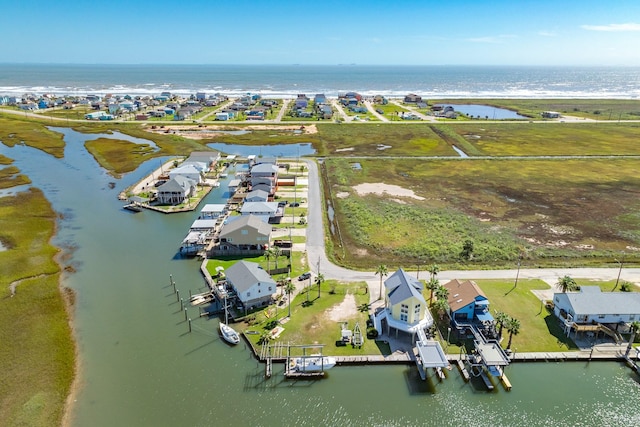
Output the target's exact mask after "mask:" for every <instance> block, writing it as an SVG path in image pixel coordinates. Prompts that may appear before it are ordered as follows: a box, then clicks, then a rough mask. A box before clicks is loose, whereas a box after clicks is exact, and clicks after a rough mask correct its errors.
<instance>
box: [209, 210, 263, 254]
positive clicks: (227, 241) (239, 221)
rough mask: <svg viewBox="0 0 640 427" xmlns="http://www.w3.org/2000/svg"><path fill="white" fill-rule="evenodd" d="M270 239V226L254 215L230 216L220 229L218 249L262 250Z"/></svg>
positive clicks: (260, 251)
mask: <svg viewBox="0 0 640 427" xmlns="http://www.w3.org/2000/svg"><path fill="white" fill-rule="evenodd" d="M270 239H271V226H270V225H269V224H267V223H266V222H264V221H262V220H261V219H260V218H259V217H257V216H255V215H243V216H232V217H229V218H228V219H227V222H225V224H224V225H223V226H222V230H220V236H219V240H220V244H219V248H218V250H219V251H222V252H225V251H226V252H234V251H258V253H262V252H264V250H265V249H266V248H267V247H268V246H269V241H270Z"/></svg>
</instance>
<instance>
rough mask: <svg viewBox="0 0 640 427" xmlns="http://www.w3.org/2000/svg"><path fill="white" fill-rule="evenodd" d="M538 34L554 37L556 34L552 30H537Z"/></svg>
mask: <svg viewBox="0 0 640 427" xmlns="http://www.w3.org/2000/svg"><path fill="white" fill-rule="evenodd" d="M538 35H539V36H543V37H555V36H557V35H558V34H556V33H554V32H553V31H538Z"/></svg>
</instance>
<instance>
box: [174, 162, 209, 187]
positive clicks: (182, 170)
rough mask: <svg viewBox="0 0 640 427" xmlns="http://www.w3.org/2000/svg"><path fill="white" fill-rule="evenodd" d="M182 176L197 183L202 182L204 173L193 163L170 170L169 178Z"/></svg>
mask: <svg viewBox="0 0 640 427" xmlns="http://www.w3.org/2000/svg"><path fill="white" fill-rule="evenodd" d="M176 176H181V177H183V178H187V179H190V180H191V181H193V182H195V183H196V184H201V183H202V173H201V172H200V171H199V170H198V169H197V168H196V167H195V166H193V165H186V166H180V167H177V168H175V169H171V170H170V171H169V178H175V177H176Z"/></svg>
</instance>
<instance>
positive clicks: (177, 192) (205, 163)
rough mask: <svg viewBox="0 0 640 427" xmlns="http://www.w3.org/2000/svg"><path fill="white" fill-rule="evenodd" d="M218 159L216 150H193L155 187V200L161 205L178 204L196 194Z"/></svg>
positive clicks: (218, 155)
mask: <svg viewBox="0 0 640 427" xmlns="http://www.w3.org/2000/svg"><path fill="white" fill-rule="evenodd" d="M219 161H220V153H219V152H217V151H194V152H192V153H191V154H190V155H189V157H188V158H187V159H186V160H185V161H184V162H182V163H181V164H180V165H179V166H178V167H176V168H173V169H171V170H170V171H169V173H168V179H167V180H166V181H165V182H164V183H163V184H162V185H160V186H159V187H158V188H157V193H156V197H157V202H158V203H159V204H161V205H179V204H180V203H184V201H185V200H187V199H188V198H189V197H192V196H194V195H195V194H196V190H197V186H198V185H200V184H202V183H203V182H204V179H205V175H206V174H207V173H209V172H210V171H211V170H213V169H215V167H216V165H217V164H218V162H219Z"/></svg>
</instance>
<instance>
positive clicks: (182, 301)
mask: <svg viewBox="0 0 640 427" xmlns="http://www.w3.org/2000/svg"><path fill="white" fill-rule="evenodd" d="M180 310H184V300H183V299H182V298H180Z"/></svg>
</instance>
